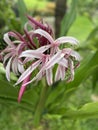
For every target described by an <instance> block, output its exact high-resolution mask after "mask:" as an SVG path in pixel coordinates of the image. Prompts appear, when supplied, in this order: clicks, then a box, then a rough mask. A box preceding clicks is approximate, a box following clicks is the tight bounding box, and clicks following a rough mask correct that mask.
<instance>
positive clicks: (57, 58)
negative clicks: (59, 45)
mask: <svg viewBox="0 0 98 130" xmlns="http://www.w3.org/2000/svg"><path fill="white" fill-rule="evenodd" d="M64 55H65V54H64V53H62V52H61V51H59V52H58V53H56V54H55V55H54V56H53V57H52V58H50V60H49V62H47V63H46V69H49V68H51V67H52V66H53V65H54V64H56V63H58V62H59V61H60V60H61V59H62V58H63V57H64Z"/></svg>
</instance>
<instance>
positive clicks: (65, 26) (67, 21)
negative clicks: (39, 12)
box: [60, 0, 77, 36]
mask: <svg viewBox="0 0 98 130" xmlns="http://www.w3.org/2000/svg"><path fill="white" fill-rule="evenodd" d="M76 7H77V0H72V4H71V8H70V10H69V13H68V14H65V16H64V18H63V20H62V23H61V33H60V35H61V36H63V35H66V34H67V32H68V30H69V28H70V27H71V25H72V24H73V22H74V20H75V18H76V13H77V11H76Z"/></svg>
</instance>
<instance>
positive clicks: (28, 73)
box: [15, 60, 41, 85]
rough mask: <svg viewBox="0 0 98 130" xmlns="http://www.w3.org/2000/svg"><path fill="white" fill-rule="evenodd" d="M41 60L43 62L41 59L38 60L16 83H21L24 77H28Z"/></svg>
mask: <svg viewBox="0 0 98 130" xmlns="http://www.w3.org/2000/svg"><path fill="white" fill-rule="evenodd" d="M40 62H41V61H40V60H38V61H36V62H35V63H33V64H32V65H31V66H30V67H29V68H28V69H27V70H26V71H24V73H23V74H22V75H21V76H20V78H19V79H18V81H17V83H16V84H15V85H17V84H19V83H20V82H22V81H23V80H24V79H26V77H28V76H29V75H30V74H31V73H32V72H33V71H34V70H35V69H36V68H37V67H38V65H39V64H40Z"/></svg>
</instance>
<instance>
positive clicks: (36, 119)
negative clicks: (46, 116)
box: [33, 86, 49, 127]
mask: <svg viewBox="0 0 98 130" xmlns="http://www.w3.org/2000/svg"><path fill="white" fill-rule="evenodd" d="M48 88H49V86H43V87H42V91H41V94H40V99H39V102H38V105H37V108H36V111H35V115H34V122H33V124H34V127H38V126H39V124H40V119H41V115H42V112H43V109H44V105H45V101H46V98H47V92H48Z"/></svg>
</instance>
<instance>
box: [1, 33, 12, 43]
mask: <svg viewBox="0 0 98 130" xmlns="http://www.w3.org/2000/svg"><path fill="white" fill-rule="evenodd" d="M3 39H4V41H5V42H6V43H7V44H8V45H9V46H12V41H11V40H10V39H9V36H8V33H5V34H4V38H3Z"/></svg>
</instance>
